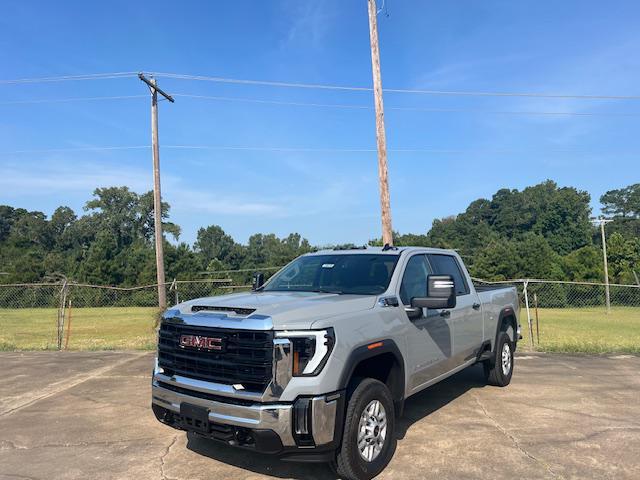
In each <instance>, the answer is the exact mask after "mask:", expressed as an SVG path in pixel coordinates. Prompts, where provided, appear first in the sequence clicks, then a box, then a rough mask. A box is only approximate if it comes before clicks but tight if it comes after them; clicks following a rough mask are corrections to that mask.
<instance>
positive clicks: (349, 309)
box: [174, 292, 377, 330]
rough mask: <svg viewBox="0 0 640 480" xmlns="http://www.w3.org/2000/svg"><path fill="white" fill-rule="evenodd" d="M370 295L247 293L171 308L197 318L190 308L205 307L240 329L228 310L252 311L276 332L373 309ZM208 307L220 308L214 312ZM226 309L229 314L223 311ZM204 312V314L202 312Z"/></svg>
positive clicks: (237, 318)
mask: <svg viewBox="0 0 640 480" xmlns="http://www.w3.org/2000/svg"><path fill="white" fill-rule="evenodd" d="M376 298H377V297H375V296H372V295H338V294H334V293H315V292H260V293H254V292H247V293H236V294H231V295H223V296H219V297H206V298H198V299H195V300H189V301H188V302H184V303H181V304H179V305H177V306H176V307H174V309H177V310H179V311H180V314H181V315H199V313H194V312H193V311H192V307H205V308H206V309H207V310H210V313H216V314H220V313H222V314H225V313H226V314H228V315H229V316H230V317H232V318H234V320H237V321H238V323H237V328H242V319H241V316H242V315H246V312H242V311H239V312H238V313H237V314H236V313H235V312H233V311H232V310H231V309H234V308H235V309H250V310H255V311H254V312H252V313H251V314H250V315H249V317H251V316H255V315H262V316H267V317H270V318H271V320H272V322H273V328H274V329H276V330H287V329H294V328H298V329H307V328H311V326H312V324H313V322H316V321H318V320H322V319H326V318H329V317H334V316H336V315H343V314H348V313H353V312H358V311H362V310H368V309H371V308H373V307H374V305H375V302H376ZM212 307H221V308H220V310H218V311H216V310H215V309H213V308H212ZM227 309H229V310H230V311H228V312H224V310H227ZM202 313H205V312H202Z"/></svg>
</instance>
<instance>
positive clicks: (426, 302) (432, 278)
mask: <svg viewBox="0 0 640 480" xmlns="http://www.w3.org/2000/svg"><path fill="white" fill-rule="evenodd" d="M425 293H426V295H425V296H424V297H413V298H412V299H411V306H412V307H414V308H435V309H442V308H454V307H455V306H456V288H455V282H454V280H453V277H452V276H451V275H429V276H428V277H427V288H426V292H425Z"/></svg>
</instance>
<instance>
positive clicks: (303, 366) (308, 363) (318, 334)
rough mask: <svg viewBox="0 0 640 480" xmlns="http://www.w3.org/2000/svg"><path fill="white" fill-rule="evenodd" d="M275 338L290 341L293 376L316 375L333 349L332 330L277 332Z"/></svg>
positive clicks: (333, 338)
mask: <svg viewBox="0 0 640 480" xmlns="http://www.w3.org/2000/svg"><path fill="white" fill-rule="evenodd" d="M276 337H278V338H288V339H289V340H290V341H291V355H292V356H293V358H292V364H293V372H292V373H293V376H294V377H301V376H314V375H318V374H319V373H320V371H321V370H322V368H323V367H324V365H325V363H327V359H328V358H329V354H330V353H331V350H332V349H333V344H334V343H335V337H334V334H333V328H328V329H326V330H301V331H284V332H277V333H276Z"/></svg>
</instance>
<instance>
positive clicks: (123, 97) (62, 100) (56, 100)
mask: <svg viewBox="0 0 640 480" xmlns="http://www.w3.org/2000/svg"><path fill="white" fill-rule="evenodd" d="M131 98H149V95H116V96H110V97H68V98H45V99H30V100H13V101H8V102H0V105H24V104H40V103H69V102H92V101H99V100H128V99H131Z"/></svg>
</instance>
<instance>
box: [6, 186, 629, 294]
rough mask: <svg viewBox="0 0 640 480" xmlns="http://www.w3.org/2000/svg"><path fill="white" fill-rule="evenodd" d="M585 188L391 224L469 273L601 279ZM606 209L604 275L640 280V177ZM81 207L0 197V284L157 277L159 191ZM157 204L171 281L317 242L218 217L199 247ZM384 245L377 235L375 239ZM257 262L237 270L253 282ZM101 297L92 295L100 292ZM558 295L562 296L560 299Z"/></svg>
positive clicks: (278, 258)
mask: <svg viewBox="0 0 640 480" xmlns="http://www.w3.org/2000/svg"><path fill="white" fill-rule="evenodd" d="M589 200H590V197H589V194H588V193H586V192H583V191H579V190H577V189H575V188H572V187H559V186H558V185H557V184H556V183H554V182H552V181H550V180H548V181H546V182H543V183H540V184H538V185H534V186H531V187H527V188H525V189H524V190H522V191H519V190H515V189H507V188H504V189H501V190H498V191H497V192H496V193H495V194H494V195H493V196H492V197H491V199H490V200H488V199H478V200H475V201H474V202H471V204H469V206H468V207H467V209H466V210H465V211H464V212H462V213H461V214H459V215H457V216H451V217H446V218H442V219H436V220H434V222H433V225H432V228H431V229H430V230H429V231H425V232H424V233H417V234H413V233H405V234H401V233H398V232H394V239H395V242H394V243H395V245H396V246H408V245H414V246H432V247H441V248H448V249H455V250H457V251H458V252H459V253H460V255H461V256H462V257H463V258H464V260H465V262H466V264H467V266H468V267H469V269H470V271H471V273H472V275H474V276H476V277H481V278H485V279H488V280H503V279H514V278H543V279H562V280H573V281H601V280H602V278H603V271H602V249H601V245H600V244H599V242H600V235H599V231H598V230H597V229H596V228H594V227H593V225H591V223H590V221H589V215H590V207H589ZM601 201H602V202H603V205H604V208H603V211H604V212H605V213H607V214H611V215H614V218H613V222H611V223H610V224H608V225H607V235H608V253H609V255H608V258H609V274H610V278H611V280H612V281H613V282H618V283H635V276H634V271H636V272H637V273H638V274H640V265H639V264H640V184H635V185H630V186H628V187H625V188H621V189H618V190H610V191H608V192H607V193H606V194H604V195H603V196H602V198H601ZM85 211H86V214H85V215H83V216H80V217H78V216H77V215H76V213H75V212H74V211H73V210H71V209H70V208H69V207H65V206H61V207H59V208H57V209H56V210H55V211H54V213H53V214H52V215H51V218H49V219H47V217H46V215H45V214H43V213H42V212H37V211H33V212H30V211H27V210H25V209H23V208H14V207H10V206H6V205H0V270H1V271H2V272H6V273H7V275H2V276H0V281H1V282H3V283H18V282H25V283H27V282H39V281H42V280H45V279H48V278H60V277H61V276H62V277H66V278H68V279H70V280H73V281H77V282H85V283H93V284H103V285H122V286H133V285H142V284H152V283H155V281H156V275H155V253H154V245H153V239H154V216H153V195H152V192H146V193H143V194H138V193H135V192H132V191H131V190H129V189H128V188H127V187H108V188H97V189H96V190H95V191H94V193H93V198H92V199H91V200H89V201H88V202H87V203H86V205H85ZM169 211H170V208H169V205H168V204H167V203H165V202H163V203H162V218H163V229H164V231H165V232H166V233H167V234H168V235H169V236H170V237H173V239H174V240H175V242H170V241H167V240H165V242H164V250H165V270H166V278H167V280H168V281H171V280H172V279H174V278H176V279H178V280H185V279H194V278H200V277H201V276H202V272H205V271H209V272H215V271H222V270H233V269H250V270H253V269H256V270H258V269H265V273H267V274H269V273H272V271H273V270H272V269H271V268H270V267H277V266H282V265H284V264H286V263H287V262H289V261H291V260H292V259H293V258H295V257H297V256H299V255H301V254H303V253H306V252H309V251H311V250H313V247H312V246H311V245H310V244H309V242H308V241H307V240H306V239H304V238H302V237H301V236H300V235H299V234H297V233H291V234H289V235H288V236H286V237H284V238H279V237H277V236H276V235H274V234H263V233H256V234H254V235H252V236H251V237H250V238H249V241H248V243H247V244H246V245H243V244H240V243H237V242H236V241H235V240H234V239H233V238H232V237H231V236H230V235H228V234H227V233H226V232H225V231H224V230H223V229H222V227H220V226H218V225H210V226H206V227H203V228H200V229H199V230H198V233H197V239H196V242H195V243H194V245H193V248H192V247H191V246H189V245H187V244H185V243H176V242H177V240H178V238H179V235H180V227H179V226H177V225H176V224H174V223H171V222H170V221H169ZM369 244H370V245H382V240H381V239H379V238H378V239H373V240H370V241H369ZM250 278H251V272H248V273H247V274H246V275H242V276H240V277H238V278H234V281H236V282H238V283H240V282H244V283H246V282H249V281H250ZM98 300H99V299H96V301H98ZM560 301H562V300H560Z"/></svg>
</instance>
